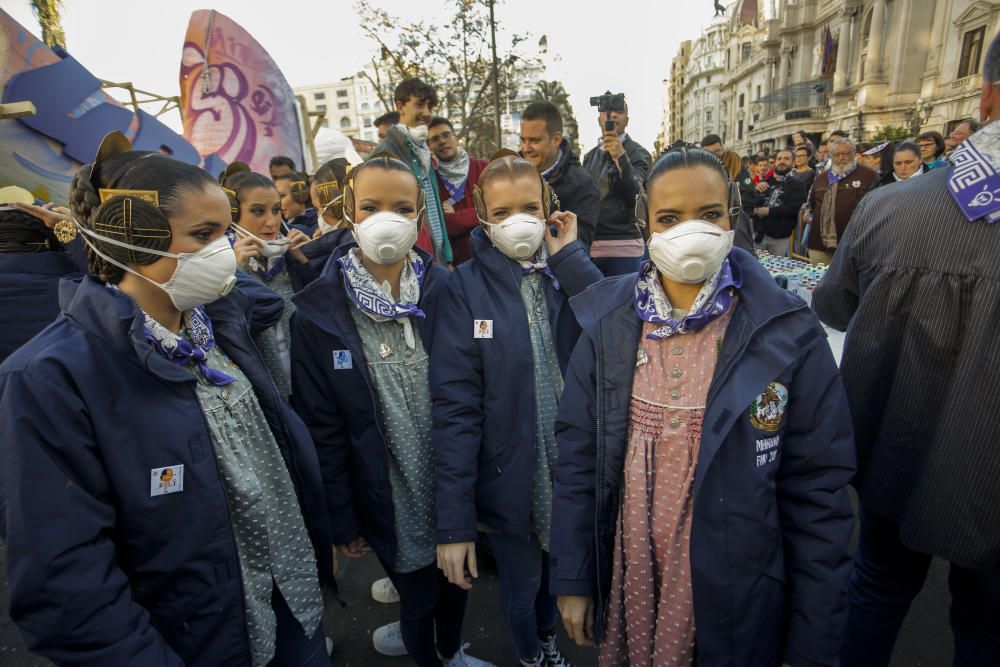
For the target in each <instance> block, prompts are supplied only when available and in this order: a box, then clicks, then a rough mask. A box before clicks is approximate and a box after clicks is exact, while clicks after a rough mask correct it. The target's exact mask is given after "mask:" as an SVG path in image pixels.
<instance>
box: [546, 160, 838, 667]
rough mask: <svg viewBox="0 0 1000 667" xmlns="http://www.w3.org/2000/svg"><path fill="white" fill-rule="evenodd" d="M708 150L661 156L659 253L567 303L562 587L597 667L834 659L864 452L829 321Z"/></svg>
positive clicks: (642, 204) (558, 571)
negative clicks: (572, 327)
mask: <svg viewBox="0 0 1000 667" xmlns="http://www.w3.org/2000/svg"><path fill="white" fill-rule="evenodd" d="M733 190H734V187H733V186H732V184H730V183H729V179H728V176H727V174H726V172H725V171H724V168H723V167H722V164H721V163H720V162H719V161H718V160H717V159H716V158H715V157H714V156H713V155H711V154H709V153H707V152H706V151H703V150H701V149H680V150H675V151H670V152H668V153H666V154H665V155H664V156H663V157H661V158H660V159H659V160H658V161H657V163H656V164H655V165H654V166H653V169H652V170H651V172H650V175H649V177H648V179H647V183H646V191H647V192H648V197H645V196H644V197H640V200H639V202H638V203H637V205H636V209H637V210H636V215H637V216H638V217H639V218H640V219H641V220H643V221H645V222H644V223H643V224H642V226H643V229H644V232H645V233H646V234H647V235H648V237H649V241H648V242H649V252H650V257H651V260H652V261H650V262H648V263H646V264H645V265H644V266H643V268H642V270H641V271H640V273H639V274H638V275H632V276H623V277H620V278H614V279H610V280H605V281H603V282H601V283H599V284H597V285H595V286H594V287H592V288H590V289H589V290H587V291H586V292H584V294H582V295H581V296H579V297H577V298H576V299H574V303H573V308H574V311H575V312H576V315H577V318H578V320H579V322H580V325H581V327H582V328H583V335H582V336H581V338H580V342H579V343H578V344H577V347H576V349H575V350H574V352H573V358H572V361H571V362H570V367H569V369H568V370H567V373H566V389H565V392H564V394H563V397H562V400H561V402H560V409H559V415H558V417H557V427H556V429H557V440H558V446H559V463H558V466H557V469H556V478H555V489H554V500H553V510H552V511H553V516H558V517H559V521H558V522H553V525H552V558H553V572H552V590H553V592H555V593H557V594H558V595H559V608H560V611H561V612H562V616H563V623H564V624H565V626H566V629H567V631H568V632H569V633H570V635H571V636H572V637H573V638H574V639H575V640H576V641H577V642H578V643H581V644H591V643H594V642H598V643H599V644H600V662H601V664H602V665H620V664H629V665H648V666H652V665H654V664H655V665H660V664H672V665H679V664H693V663H694V662H697V663H699V664H722V663H726V664H735V665H778V664H782V663H783V662H784V663H789V664H792V665H798V664H817V665H833V664H838V656H839V650H840V639H841V635H842V632H843V627H844V623H845V621H846V612H845V585H846V581H847V575H848V571H849V560H848V557H847V549H848V542H849V540H850V536H851V529H852V526H853V512H852V510H851V505H850V501H849V498H848V494H847V489H846V485H847V483H848V482H849V481H850V479H851V476H852V474H853V471H854V445H853V439H852V434H851V426H850V424H851V422H850V416H849V414H848V409H847V403H846V400H845V396H844V390H843V387H842V386H841V383H840V378H839V374H838V372H837V367H836V364H835V362H834V360H833V355H832V353H831V352H830V348H829V346H828V345H827V343H826V340H825V335H824V333H823V330H822V328H821V327H820V325H819V323H818V322H817V320H816V318H815V316H814V315H813V314H812V312H811V311H810V310H809V308H808V306H807V305H806V304H805V303H804V302H803V301H802V300H801V299H799V298H798V297H796V296H794V295H792V294H790V293H789V292H786V291H785V290H782V289H780V288H779V287H778V286H777V285H776V284H775V282H774V280H773V279H772V278H771V277H770V276H769V275H768V273H767V272H766V271H764V270H763V268H762V267H761V266H760V264H759V263H758V262H757V260H756V259H755V258H754V257H753V256H752V255H750V254H749V253H746V252H744V251H743V250H740V249H735V250H731V247H732V237H731V234H732V233H731V231H730V221H731V220H733V219H735V216H736V215H738V213H739V210H738V203H737V199H736V196H735V193H733Z"/></svg>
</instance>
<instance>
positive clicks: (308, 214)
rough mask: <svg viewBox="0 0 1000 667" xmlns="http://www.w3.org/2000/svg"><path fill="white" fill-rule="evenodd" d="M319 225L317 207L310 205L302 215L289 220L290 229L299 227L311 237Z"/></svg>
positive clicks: (298, 228)
mask: <svg viewBox="0 0 1000 667" xmlns="http://www.w3.org/2000/svg"><path fill="white" fill-rule="evenodd" d="M318 226H319V216H318V214H317V212H316V209H315V208H313V207H312V206H310V207H309V208H307V209H306V210H305V211H304V212H303V213H302V214H301V215H297V216H295V217H294V218H292V219H291V220H289V221H288V227H289V228H290V229H297V230H299V231H300V232H302V233H303V234H305V235H306V236H308V237H309V238H312V235H313V234H315V233H316V227H318Z"/></svg>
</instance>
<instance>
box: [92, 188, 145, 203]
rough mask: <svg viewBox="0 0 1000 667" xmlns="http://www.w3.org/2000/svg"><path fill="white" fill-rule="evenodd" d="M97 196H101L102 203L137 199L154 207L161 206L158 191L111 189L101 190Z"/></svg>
mask: <svg viewBox="0 0 1000 667" xmlns="http://www.w3.org/2000/svg"><path fill="white" fill-rule="evenodd" d="M97 194H99V195H100V196H101V203H102V204H103V203H104V202H106V201H108V200H109V199H111V198H112V197H135V198H136V199H141V200H143V201H146V202H149V203H150V204H152V205H153V206H156V207H159V206H160V193H159V192H157V191H156V190H112V189H110V188H99V189H98V190H97Z"/></svg>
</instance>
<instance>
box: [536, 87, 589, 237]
mask: <svg viewBox="0 0 1000 667" xmlns="http://www.w3.org/2000/svg"><path fill="white" fill-rule="evenodd" d="M521 155H522V156H523V157H524V158H525V159H526V160H528V161H529V162H531V163H532V164H534V165H535V167H536V168H537V169H538V171H539V173H540V174H541V175H542V178H544V179H545V180H546V182H548V184H549V186H551V188H552V191H553V192H554V193H555V195H556V197H558V199H559V210H561V211H572V212H573V213H576V220H577V225H578V234H579V240H580V243H582V244H583V245H584V247H586V248H587V249H588V251H589V250H590V244H591V243H593V241H594V234H595V231H596V229H597V209H598V206H599V204H600V196H599V195H598V191H597V184H596V183H595V182H594V179H593V178H591V177H590V174H588V173H587V171H586V170H585V169H584V168H583V167H582V166H580V160H579V158H577V156H576V155H574V154H573V149H572V147H571V146H570V145H569V142H568V141H566V139H564V138H563V120H562V116H561V115H560V114H559V109H557V108H556V105H554V104H552V103H551V102H534V103H532V104H529V105H528V108H527V109H525V110H524V111H523V112H521Z"/></svg>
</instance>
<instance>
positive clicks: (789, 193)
mask: <svg viewBox="0 0 1000 667" xmlns="http://www.w3.org/2000/svg"><path fill="white" fill-rule="evenodd" d="M793 159H794V158H793V156H792V150H791V149H790V148H782V149H781V150H779V151H778V153H777V155H775V162H774V173H772V174H771V175H770V176H768V177H767V179H765V180H764V181H763V183H766V184H767V189H766V190H765V191H764V197H765V201H764V204H763V205H762V206H758V207H757V208H756V209H755V210H754V215H755V216H756V218H757V224H756V229H757V233H758V235H759V236H758V239H757V247H758V248H762V249H764V250H767V251H768V252H769V253H771V254H772V255H774V256H775V257H785V256H787V255H788V251H789V248H790V245H791V244H790V237H791V235H792V232H793V231H794V230H795V226H796V225H797V224H798V221H799V209H800V208H802V204H803V202H805V200H806V190H805V188H804V187H803V185H804V183H803V182H802V181H800V180H799V179H797V178H792V177H791V172H792V161H793Z"/></svg>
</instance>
